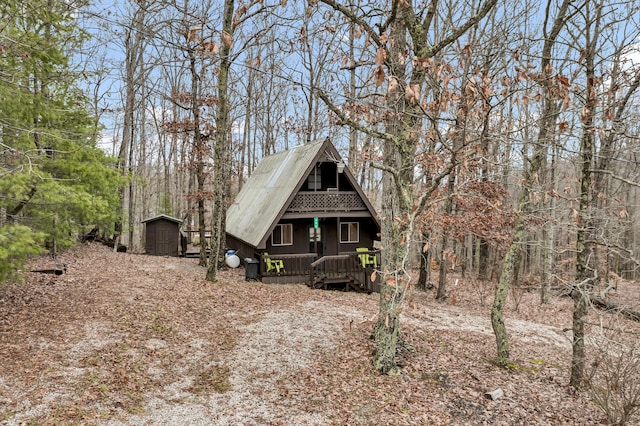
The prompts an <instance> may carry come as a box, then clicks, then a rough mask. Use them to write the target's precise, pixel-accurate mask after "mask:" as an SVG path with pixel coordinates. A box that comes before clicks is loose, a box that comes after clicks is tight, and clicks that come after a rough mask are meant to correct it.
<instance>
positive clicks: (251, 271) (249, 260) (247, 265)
mask: <svg viewBox="0 0 640 426" xmlns="http://www.w3.org/2000/svg"><path fill="white" fill-rule="evenodd" d="M259 265H260V262H259V261H258V259H254V258H253V257H245V259H244V280H245V281H250V280H254V281H258V266H259Z"/></svg>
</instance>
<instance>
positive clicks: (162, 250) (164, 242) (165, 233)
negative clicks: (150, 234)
mask: <svg viewBox="0 0 640 426" xmlns="http://www.w3.org/2000/svg"><path fill="white" fill-rule="evenodd" d="M158 255H160V256H170V255H171V237H170V235H169V229H167V228H165V227H164V226H161V227H160V228H158Z"/></svg>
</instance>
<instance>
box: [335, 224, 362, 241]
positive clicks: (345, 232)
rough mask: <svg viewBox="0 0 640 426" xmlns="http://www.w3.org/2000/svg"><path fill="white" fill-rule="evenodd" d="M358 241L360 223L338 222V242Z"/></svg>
mask: <svg viewBox="0 0 640 426" xmlns="http://www.w3.org/2000/svg"><path fill="white" fill-rule="evenodd" d="M359 241H360V224H359V223H358V222H340V242H341V243H357V242H359Z"/></svg>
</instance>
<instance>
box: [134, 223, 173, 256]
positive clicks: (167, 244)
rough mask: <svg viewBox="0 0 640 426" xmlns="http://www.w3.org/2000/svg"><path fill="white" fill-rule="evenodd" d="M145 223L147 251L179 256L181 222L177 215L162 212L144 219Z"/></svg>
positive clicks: (159, 254)
mask: <svg viewBox="0 0 640 426" xmlns="http://www.w3.org/2000/svg"><path fill="white" fill-rule="evenodd" d="M142 223H144V224H145V243H144V247H145V251H146V252H147V254H151V255H154V256H178V246H179V244H180V224H181V223H182V221H181V220H180V219H176V218H175V217H171V216H167V215H165V214H161V215H158V216H154V217H151V218H149V219H145V220H143V221H142Z"/></svg>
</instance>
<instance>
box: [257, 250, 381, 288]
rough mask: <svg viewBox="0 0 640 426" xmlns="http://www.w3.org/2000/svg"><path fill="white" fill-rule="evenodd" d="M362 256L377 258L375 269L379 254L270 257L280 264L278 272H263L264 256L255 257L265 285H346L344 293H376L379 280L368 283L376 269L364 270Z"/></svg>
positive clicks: (346, 253)
mask: <svg viewBox="0 0 640 426" xmlns="http://www.w3.org/2000/svg"><path fill="white" fill-rule="evenodd" d="M363 254H368V255H373V256H375V257H376V262H377V263H376V265H380V252H379V251H377V250H371V251H368V252H364V253H363V252H344V253H340V254H338V255H333V256H323V257H320V258H318V256H317V255H316V254H315V253H302V254H271V253H269V256H268V257H269V258H271V260H277V261H281V262H282V265H283V267H282V268H281V269H280V271H279V272H278V271H276V270H272V271H269V272H266V269H267V268H266V263H265V256H264V255H258V259H259V261H260V271H261V276H262V278H263V279H264V280H265V282H272V283H301V282H306V283H307V285H308V286H310V287H312V288H328V286H330V285H331V286H335V285H340V284H345V289H347V290H349V289H353V290H356V291H369V292H370V291H375V292H377V291H379V282H378V280H379V278H376V279H375V281H376V282H372V281H371V275H372V272H373V270H374V269H376V268H375V267H373V266H371V265H370V264H368V265H365V266H363V263H362V262H361V258H360V256H362V255H363ZM378 276H379V274H378Z"/></svg>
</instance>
